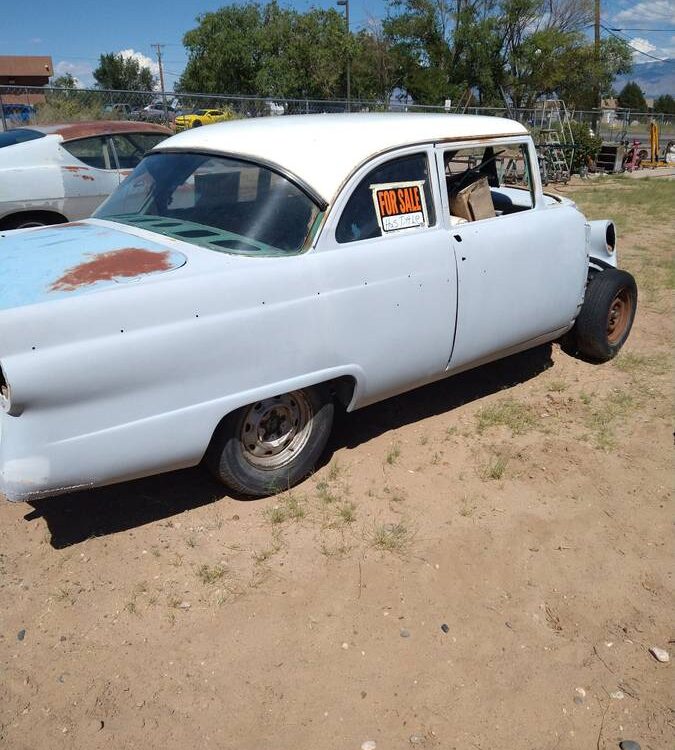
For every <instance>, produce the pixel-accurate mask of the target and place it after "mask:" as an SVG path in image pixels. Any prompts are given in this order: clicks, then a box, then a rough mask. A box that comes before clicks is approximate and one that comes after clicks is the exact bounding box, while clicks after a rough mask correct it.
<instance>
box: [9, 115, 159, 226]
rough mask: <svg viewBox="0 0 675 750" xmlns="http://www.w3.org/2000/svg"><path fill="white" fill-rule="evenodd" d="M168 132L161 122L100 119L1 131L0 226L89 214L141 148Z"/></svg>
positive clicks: (44, 222) (137, 159)
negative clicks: (155, 123) (149, 122)
mask: <svg viewBox="0 0 675 750" xmlns="http://www.w3.org/2000/svg"><path fill="white" fill-rule="evenodd" d="M170 135H172V131H171V130H169V129H168V128H165V127H162V126H161V125H152V124H148V123H141V122H124V121H105V120H96V121H94V122H76V123H66V124H63V125H31V126H27V127H21V128H15V129H13V130H7V131H5V132H4V133H0V229H23V228H26V227H37V226H44V225H47V224H60V223H62V222H66V221H75V220H77V219H85V218H87V217H89V216H91V214H92V213H93V212H94V211H95V210H96V208H98V206H99V205H100V204H101V203H102V202H103V201H104V200H105V199H106V198H107V197H108V196H109V195H110V193H112V192H113V190H115V189H116V188H117V187H118V186H119V184H120V182H121V181H122V180H123V179H124V178H125V177H126V176H127V175H128V174H129V173H130V172H131V170H132V169H134V167H136V166H137V165H138V163H139V162H140V161H141V159H142V158H143V155H144V154H145V152H146V151H149V150H150V149H151V148H152V147H153V146H156V145H157V144H158V143H159V142H160V141H162V140H164V139H165V138H167V137H168V136H170Z"/></svg>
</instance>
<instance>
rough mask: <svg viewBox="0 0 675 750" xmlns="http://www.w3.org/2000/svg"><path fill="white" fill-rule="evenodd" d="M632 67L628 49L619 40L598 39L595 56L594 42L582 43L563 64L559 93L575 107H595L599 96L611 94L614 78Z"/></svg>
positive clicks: (582, 108) (613, 38) (583, 108)
mask: <svg viewBox="0 0 675 750" xmlns="http://www.w3.org/2000/svg"><path fill="white" fill-rule="evenodd" d="M632 67H633V55H632V52H631V49H630V47H629V46H628V45H627V44H626V43H625V42H624V41H623V40H622V39H616V38H615V37H609V38H607V39H601V40H600V54H599V55H598V56H597V57H596V55H595V47H594V45H593V44H585V45H584V46H582V47H580V48H579V49H577V50H575V51H574V53H573V54H572V55H571V57H570V59H569V60H568V64H567V65H565V68H566V75H565V77H564V79H563V80H562V81H561V83H560V86H559V88H558V94H559V95H560V97H561V98H562V99H564V100H565V102H566V103H567V104H568V105H570V106H571V107H573V108H575V109H581V110H588V109H595V108H596V107H597V106H598V95H600V97H602V98H607V97H610V96H614V95H615V92H614V90H613V88H612V83H613V81H614V79H615V78H616V76H618V75H625V74H626V73H630V71H631V69H632Z"/></svg>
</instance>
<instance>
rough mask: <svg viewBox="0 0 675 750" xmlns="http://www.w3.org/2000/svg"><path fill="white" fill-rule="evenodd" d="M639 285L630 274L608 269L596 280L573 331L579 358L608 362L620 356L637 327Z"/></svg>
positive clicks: (595, 278)
mask: <svg viewBox="0 0 675 750" xmlns="http://www.w3.org/2000/svg"><path fill="white" fill-rule="evenodd" d="M636 310H637V285H636V283H635V279H634V278H633V277H632V276H631V274H629V273H628V272H627V271H619V270H618V269H616V268H608V269H606V270H604V271H601V272H600V273H597V274H596V275H595V276H593V277H592V278H591V279H590V280H589V282H588V287H587V289H586V297H585V299H584V304H583V305H582V308H581V312H580V313H579V316H578V317H577V320H576V323H575V324H574V328H573V329H572V331H571V337H570V338H571V341H572V344H573V346H574V348H575V350H576V352H577V353H578V354H581V355H582V357H585V358H587V359H590V360H592V361H594V362H607V361H608V360H610V359H612V358H613V357H614V356H616V354H617V353H618V352H619V350H620V349H621V347H622V346H623V345H624V343H625V341H626V339H627V338H628V334H629V333H630V330H631V328H632V326H633V320H634V319H635V312H636Z"/></svg>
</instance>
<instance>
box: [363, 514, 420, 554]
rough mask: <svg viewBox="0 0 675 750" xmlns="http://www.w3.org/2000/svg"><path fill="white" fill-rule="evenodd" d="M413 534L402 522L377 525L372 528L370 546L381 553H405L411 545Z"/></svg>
mask: <svg viewBox="0 0 675 750" xmlns="http://www.w3.org/2000/svg"><path fill="white" fill-rule="evenodd" d="M412 540H413V533H412V532H411V531H410V529H409V528H408V527H407V526H406V524H405V523H404V522H403V521H399V522H398V523H379V524H376V525H375V527H374V528H373V531H372V535H371V544H372V545H373V547H375V548H376V549H379V550H382V551H383V552H398V553H403V552H405V551H406V550H407V549H408V548H409V547H410V545H411V544H412Z"/></svg>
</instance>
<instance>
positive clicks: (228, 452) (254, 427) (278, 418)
mask: <svg viewBox="0 0 675 750" xmlns="http://www.w3.org/2000/svg"><path fill="white" fill-rule="evenodd" d="M333 412H334V406H333V402H332V401H331V400H330V397H329V394H328V391H327V389H324V388H321V387H314V388H303V389H302V390H299V391H293V392H291V393H286V394H284V395H281V396H275V397H273V398H268V399H262V400H261V401H257V402H255V403H253V404H250V405H249V406H245V407H243V408H241V409H238V410H237V411H235V412H233V413H232V414H229V415H228V416H227V417H225V419H224V420H223V421H222V422H221V424H220V425H219V427H218V429H217V430H216V433H215V434H214V436H213V439H212V440H211V444H210V446H209V448H208V450H207V452H206V463H207V465H208V467H209V469H210V470H211V472H212V473H213V474H214V476H215V477H216V478H217V479H218V480H220V481H221V482H222V483H223V484H224V485H225V486H226V487H229V488H230V489H231V490H234V492H235V493H237V494H239V495H246V496H248V497H264V496H266V495H273V494H276V493H277V492H280V491H282V490H286V489H289V488H290V487H292V486H293V485H294V484H297V483H298V482H300V481H301V480H303V479H304V478H305V477H306V476H308V475H309V474H311V472H312V471H313V470H314V466H315V465H316V462H317V461H318V459H319V457H320V455H321V453H322V452H323V449H324V448H325V447H326V443H327V441H328V437H329V435H330V431H331V427H332V424H333Z"/></svg>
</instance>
